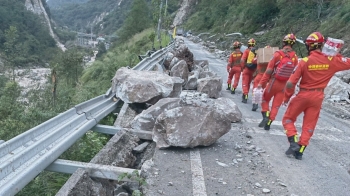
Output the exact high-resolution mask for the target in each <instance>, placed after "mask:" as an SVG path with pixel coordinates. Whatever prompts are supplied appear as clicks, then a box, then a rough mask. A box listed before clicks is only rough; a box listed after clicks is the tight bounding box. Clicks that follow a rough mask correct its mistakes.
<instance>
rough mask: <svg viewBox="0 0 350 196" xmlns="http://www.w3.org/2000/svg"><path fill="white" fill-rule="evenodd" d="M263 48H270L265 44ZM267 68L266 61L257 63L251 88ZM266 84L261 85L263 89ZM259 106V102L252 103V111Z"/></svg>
mask: <svg viewBox="0 0 350 196" xmlns="http://www.w3.org/2000/svg"><path fill="white" fill-rule="evenodd" d="M265 48H271V47H270V46H269V45H267V46H265ZM266 69H267V63H258V67H257V68H256V72H257V73H256V76H255V78H254V81H253V89H255V88H257V87H258V84H259V82H260V80H261V78H262V77H263V75H264V73H265V71H266ZM265 87H266V85H264V86H262V88H263V89H265ZM258 107H259V104H257V103H253V108H252V111H256V110H257V109H258Z"/></svg>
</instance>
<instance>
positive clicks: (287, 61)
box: [275, 50, 295, 81]
mask: <svg viewBox="0 0 350 196" xmlns="http://www.w3.org/2000/svg"><path fill="white" fill-rule="evenodd" d="M277 52H278V53H279V54H280V55H281V60H280V61H279V62H278V64H277V66H276V67H275V78H276V79H277V80H280V81H287V80H288V79H289V77H290V75H292V73H293V70H294V68H295V65H294V62H293V59H292V58H293V57H294V56H295V52H292V53H291V55H290V54H288V53H287V52H285V51H281V50H280V51H277ZM291 56H292V57H291Z"/></svg>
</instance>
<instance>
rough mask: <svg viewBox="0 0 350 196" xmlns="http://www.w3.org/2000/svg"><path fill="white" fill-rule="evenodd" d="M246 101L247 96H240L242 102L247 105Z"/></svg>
mask: <svg viewBox="0 0 350 196" xmlns="http://www.w3.org/2000/svg"><path fill="white" fill-rule="evenodd" d="M247 101H248V95H245V94H243V95H242V102H243V103H247Z"/></svg>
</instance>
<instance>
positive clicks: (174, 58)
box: [169, 57, 179, 69]
mask: <svg viewBox="0 0 350 196" xmlns="http://www.w3.org/2000/svg"><path fill="white" fill-rule="evenodd" d="M177 62H179V59H178V58H177V57H173V59H172V60H171V62H170V65H169V69H171V68H173V67H174V65H175V64H176V63H177Z"/></svg>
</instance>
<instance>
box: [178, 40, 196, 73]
mask: <svg viewBox="0 0 350 196" xmlns="http://www.w3.org/2000/svg"><path fill="white" fill-rule="evenodd" d="M175 56H176V57H177V58H178V59H181V60H185V61H186V64H187V65H188V69H189V71H192V70H193V53H192V52H191V51H190V50H189V49H188V47H187V46H186V45H185V44H182V45H180V46H179V47H178V48H177V50H176V53H175Z"/></svg>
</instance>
